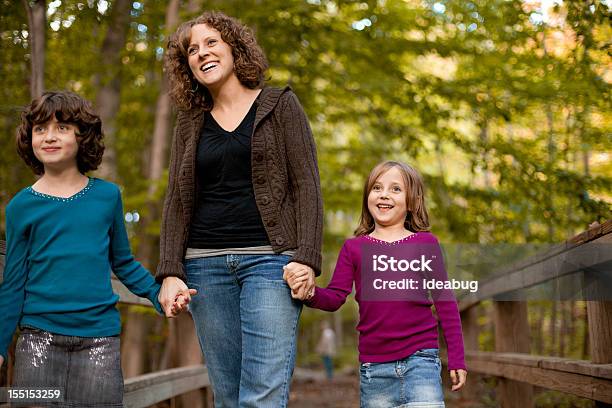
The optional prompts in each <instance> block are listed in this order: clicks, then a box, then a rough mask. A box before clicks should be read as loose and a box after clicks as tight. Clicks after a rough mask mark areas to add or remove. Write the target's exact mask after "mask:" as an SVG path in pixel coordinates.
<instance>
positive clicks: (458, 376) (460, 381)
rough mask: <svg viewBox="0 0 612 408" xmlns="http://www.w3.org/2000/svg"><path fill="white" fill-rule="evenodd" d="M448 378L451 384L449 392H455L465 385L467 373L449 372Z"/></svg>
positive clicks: (460, 370) (459, 371) (460, 371)
mask: <svg viewBox="0 0 612 408" xmlns="http://www.w3.org/2000/svg"><path fill="white" fill-rule="evenodd" d="M450 378H451V382H452V383H453V386H452V388H451V390H452V391H457V390H459V389H460V388H461V387H463V386H464V385H465V380H466V378H467V371H465V370H462V369H459V370H450Z"/></svg>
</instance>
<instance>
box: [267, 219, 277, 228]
mask: <svg viewBox="0 0 612 408" xmlns="http://www.w3.org/2000/svg"><path fill="white" fill-rule="evenodd" d="M267 225H268V227H274V226H275V225H276V221H274V220H270V221H268V224H267Z"/></svg>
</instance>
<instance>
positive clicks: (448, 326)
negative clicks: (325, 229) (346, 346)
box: [306, 232, 466, 370]
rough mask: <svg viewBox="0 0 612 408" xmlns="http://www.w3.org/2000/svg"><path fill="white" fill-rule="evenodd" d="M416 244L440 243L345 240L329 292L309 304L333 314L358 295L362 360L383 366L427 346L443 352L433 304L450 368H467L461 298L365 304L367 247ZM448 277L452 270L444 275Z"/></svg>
mask: <svg viewBox="0 0 612 408" xmlns="http://www.w3.org/2000/svg"><path fill="white" fill-rule="evenodd" d="M404 241H406V242H407V241H410V243H419V244H434V245H435V247H436V248H439V245H438V240H437V239H436V237H435V236H434V235H433V234H431V233H429V232H417V233H415V234H413V235H411V236H409V237H407V238H404V239H403V240H400V241H396V242H393V243H385V241H380V240H377V239H375V238H372V237H370V236H359V237H355V238H350V239H348V240H346V241H345V243H344V245H343V246H342V249H341V250H340V254H339V255H338V262H337V263H336V269H335V271H334V275H333V277H332V280H331V281H330V283H329V285H328V286H327V288H319V287H317V288H316V289H315V294H314V297H313V298H312V299H310V300H309V301H307V302H306V305H308V306H310V307H314V308H317V309H321V310H326V311H329V312H333V311H335V310H338V308H340V306H342V305H343V304H344V302H345V300H346V297H347V296H348V295H349V294H350V293H351V292H352V289H353V282H354V283H355V291H356V295H355V299H356V300H357V303H358V304H359V324H358V325H357V330H358V331H359V361H361V362H364V363H383V362H389V361H395V360H400V359H404V358H407V357H408V356H410V355H411V354H413V353H414V352H416V351H418V350H420V349H425V348H439V345H438V330H437V326H438V321H437V320H436V318H435V317H434V315H433V313H432V310H431V306H432V305H434V306H435V309H436V312H437V315H438V318H439V320H440V323H441V324H442V332H443V334H444V339H445V340H446V344H447V348H448V368H449V370H454V369H465V368H466V367H465V361H464V351H463V335H462V333H461V319H460V317H459V309H458V307H457V302H456V301H455V300H452V301H448V300H444V301H443V300H436V298H435V297H433V299H434V300H433V301H429V300H427V301H409V300H404V301H365V300H363V293H362V290H361V289H362V285H361V283H362V282H361V281H362V279H361V277H362V274H361V262H362V261H361V259H362V256H361V255H362V254H361V251H362V247H363V245H364V244H372V243H375V244H377V245H387V244H388V245H396V244H400V243H404ZM443 274H444V277H446V272H443Z"/></svg>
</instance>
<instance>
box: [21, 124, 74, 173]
mask: <svg viewBox="0 0 612 408" xmlns="http://www.w3.org/2000/svg"><path fill="white" fill-rule="evenodd" d="M32 150H33V151H34V155H35V156H36V158H37V159H38V160H39V161H40V162H41V163H42V164H43V166H44V167H45V170H46V169H47V168H50V167H52V168H54V169H58V170H62V169H66V168H70V167H72V166H74V167H77V160H76V157H77V153H78V152H79V143H78V141H77V137H76V127H75V125H73V124H70V123H63V122H58V121H57V119H56V118H55V116H53V118H51V119H50V120H49V121H47V122H45V123H37V124H35V125H34V126H33V127H32Z"/></svg>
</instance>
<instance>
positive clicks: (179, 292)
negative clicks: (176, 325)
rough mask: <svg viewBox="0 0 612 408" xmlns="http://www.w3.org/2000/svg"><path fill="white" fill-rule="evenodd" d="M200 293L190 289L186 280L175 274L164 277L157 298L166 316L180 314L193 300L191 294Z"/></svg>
mask: <svg viewBox="0 0 612 408" xmlns="http://www.w3.org/2000/svg"><path fill="white" fill-rule="evenodd" d="M196 293H198V292H197V291H196V290H195V289H189V288H188V287H187V285H185V282H183V281H182V280H180V279H179V278H177V277H175V276H168V277H167V278H164V281H163V282H162V286H161V289H160V290H159V295H158V296H157V299H158V300H159V303H160V304H161V305H162V308H163V309H164V312H166V317H169V318H172V317H175V316H178V315H179V314H180V313H181V312H182V311H183V310H185V309H186V308H187V305H188V304H189V302H190V301H191V296H193V295H195V294H196Z"/></svg>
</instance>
